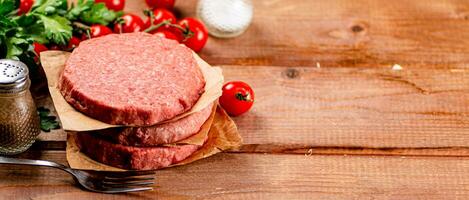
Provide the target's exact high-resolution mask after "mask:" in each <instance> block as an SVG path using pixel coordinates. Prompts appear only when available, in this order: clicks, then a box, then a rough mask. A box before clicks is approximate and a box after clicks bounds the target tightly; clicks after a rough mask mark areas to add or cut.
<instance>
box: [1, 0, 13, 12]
mask: <svg viewBox="0 0 469 200" xmlns="http://www.w3.org/2000/svg"><path fill="white" fill-rule="evenodd" d="M15 10H16V1H15V0H0V15H7V14H11V13H13V11H15Z"/></svg>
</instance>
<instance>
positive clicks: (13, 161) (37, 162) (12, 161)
mask: <svg viewBox="0 0 469 200" xmlns="http://www.w3.org/2000/svg"><path fill="white" fill-rule="evenodd" d="M0 164H12V165H32V166H44V167H53V168H58V169H61V170H65V171H66V169H67V167H66V166H65V165H62V164H59V163H55V162H51V161H47V160H30V159H23V158H8V157H3V156H0Z"/></svg>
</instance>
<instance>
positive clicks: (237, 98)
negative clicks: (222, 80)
mask: <svg viewBox="0 0 469 200" xmlns="http://www.w3.org/2000/svg"><path fill="white" fill-rule="evenodd" d="M219 102H220V105H221V107H223V109H225V111H226V112H227V113H228V114H230V115H231V116H238V115H241V114H243V113H245V112H247V111H248V110H249V109H251V107H252V104H253V103H254V91H253V90H252V88H251V87H250V86H249V85H248V84H247V83H245V82H242V81H231V82H228V83H226V84H225V85H224V86H223V94H222V95H221V97H220V100H219Z"/></svg>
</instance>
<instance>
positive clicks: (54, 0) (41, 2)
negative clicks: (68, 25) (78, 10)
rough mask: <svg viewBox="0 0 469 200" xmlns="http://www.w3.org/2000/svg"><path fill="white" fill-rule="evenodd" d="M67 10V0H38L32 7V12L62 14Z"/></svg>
mask: <svg viewBox="0 0 469 200" xmlns="http://www.w3.org/2000/svg"><path fill="white" fill-rule="evenodd" d="M66 12H67V0H36V1H35V2H34V5H33V7H32V9H31V13H40V14H45V15H53V14H60V15H64V14H65V13H66Z"/></svg>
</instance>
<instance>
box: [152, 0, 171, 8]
mask: <svg viewBox="0 0 469 200" xmlns="http://www.w3.org/2000/svg"><path fill="white" fill-rule="evenodd" d="M174 1H175V0H145V2H147V5H148V6H149V7H150V8H166V9H168V10H172V9H173V7H174Z"/></svg>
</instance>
